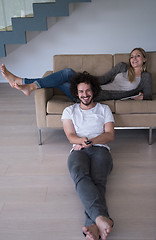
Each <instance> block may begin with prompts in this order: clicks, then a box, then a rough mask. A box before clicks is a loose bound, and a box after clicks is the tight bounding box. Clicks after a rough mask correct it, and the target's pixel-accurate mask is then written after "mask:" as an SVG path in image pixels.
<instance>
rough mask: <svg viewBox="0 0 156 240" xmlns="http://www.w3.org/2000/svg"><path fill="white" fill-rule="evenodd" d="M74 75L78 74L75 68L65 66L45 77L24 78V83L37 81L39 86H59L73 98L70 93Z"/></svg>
mask: <svg viewBox="0 0 156 240" xmlns="http://www.w3.org/2000/svg"><path fill="white" fill-rule="evenodd" d="M74 75H76V72H75V71H74V70H73V69H71V68H65V69H63V70H60V71H58V72H54V73H52V74H50V75H48V76H46V77H44V78H34V79H33V78H32V79H30V78H23V79H22V84H30V83H35V84H36V85H37V87H38V88H58V89H60V90H61V91H62V92H63V93H64V94H65V95H67V96H68V97H70V98H71V99H72V100H73V97H72V95H71V93H70V79H71V77H73V76H74Z"/></svg>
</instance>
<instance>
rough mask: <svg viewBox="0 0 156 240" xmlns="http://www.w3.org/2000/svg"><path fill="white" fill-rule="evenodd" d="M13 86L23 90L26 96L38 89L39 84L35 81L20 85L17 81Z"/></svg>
mask: <svg viewBox="0 0 156 240" xmlns="http://www.w3.org/2000/svg"><path fill="white" fill-rule="evenodd" d="M13 87H14V88H16V89H17V90H19V91H22V92H23V93H24V94H25V95H26V96H30V94H31V93H32V92H33V91H35V90H36V89H37V85H36V84H35V83H31V84H25V85H18V84H17V83H14V84H13Z"/></svg>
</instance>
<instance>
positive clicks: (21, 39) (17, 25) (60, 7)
mask: <svg viewBox="0 0 156 240" xmlns="http://www.w3.org/2000/svg"><path fill="white" fill-rule="evenodd" d="M78 2H91V0H56V2H43V3H41V2H40V3H33V15H27V16H26V17H13V18H12V19H11V20H12V26H8V27H7V28H5V29H1V30H0V57H5V56H6V51H5V44H23V43H26V31H45V30H47V28H48V27H47V17H65V16H69V5H68V4H69V3H78ZM6 30H7V31H6Z"/></svg>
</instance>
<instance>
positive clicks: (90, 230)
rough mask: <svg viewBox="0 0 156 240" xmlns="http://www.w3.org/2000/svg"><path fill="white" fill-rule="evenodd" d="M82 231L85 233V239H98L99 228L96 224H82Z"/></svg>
mask: <svg viewBox="0 0 156 240" xmlns="http://www.w3.org/2000/svg"><path fill="white" fill-rule="evenodd" d="M82 230H83V232H84V233H85V234H86V238H85V239H86V240H98V239H99V230H98V228H97V226H96V224H92V225H90V226H87V227H86V226H84V227H83V228H82Z"/></svg>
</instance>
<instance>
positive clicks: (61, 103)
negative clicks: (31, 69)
mask: <svg viewBox="0 0 156 240" xmlns="http://www.w3.org/2000/svg"><path fill="white" fill-rule="evenodd" d="M101 103H102V104H106V105H108V106H109V107H110V109H111V111H112V112H114V100H110V101H103V102H101ZM72 104H73V102H72V101H71V100H70V99H69V98H68V97H67V96H64V95H54V96H53V97H52V98H51V99H50V100H49V101H48V102H47V113H48V114H62V112H63V110H64V109H65V108H66V107H68V106H69V105H72Z"/></svg>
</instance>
